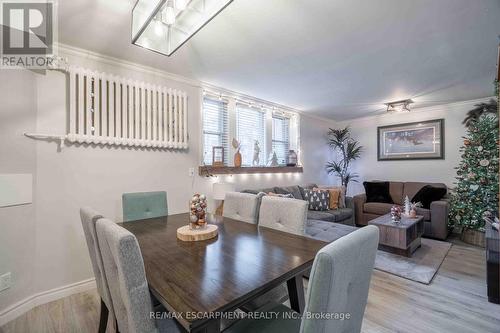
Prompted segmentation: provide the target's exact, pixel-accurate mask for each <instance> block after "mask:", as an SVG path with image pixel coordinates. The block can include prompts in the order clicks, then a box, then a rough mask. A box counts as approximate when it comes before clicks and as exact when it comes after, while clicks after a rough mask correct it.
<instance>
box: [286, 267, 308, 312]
mask: <svg viewBox="0 0 500 333" xmlns="http://www.w3.org/2000/svg"><path fill="white" fill-rule="evenodd" d="M302 275H303V274H299V275H296V276H294V277H293V278H291V279H290V280H288V281H286V285H287V287H288V297H289V298H290V307H291V308H292V310H294V311H297V312H298V313H303V312H304V307H305V303H306V301H305V297H304V282H303V281H302Z"/></svg>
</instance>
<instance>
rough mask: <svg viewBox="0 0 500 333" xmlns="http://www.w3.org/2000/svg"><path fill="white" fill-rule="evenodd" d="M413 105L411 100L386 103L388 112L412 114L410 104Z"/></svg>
mask: <svg viewBox="0 0 500 333" xmlns="http://www.w3.org/2000/svg"><path fill="white" fill-rule="evenodd" d="M411 103H413V101H412V100H411V99H403V100H401V101H395V102H389V103H385V105H387V112H388V113H392V112H410V104H411Z"/></svg>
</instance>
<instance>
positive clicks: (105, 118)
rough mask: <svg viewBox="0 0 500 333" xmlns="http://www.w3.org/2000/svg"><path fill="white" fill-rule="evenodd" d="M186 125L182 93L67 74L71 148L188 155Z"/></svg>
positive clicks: (77, 72) (119, 79)
mask: <svg viewBox="0 0 500 333" xmlns="http://www.w3.org/2000/svg"><path fill="white" fill-rule="evenodd" d="M187 119H188V108H187V96H186V93H185V92H182V91H179V90H174V89H169V88H167V87H162V86H157V85H151V84H147V83H145V82H138V81H134V80H129V79H126V78H122V77H118V76H114V75H110V74H106V73H98V72H93V71H90V70H86V69H83V68H78V67H70V69H69V129H68V133H67V135H66V137H65V139H67V140H68V141H70V142H79V143H95V144H108V145H123V146H135V147H153V148H154V147H156V148H169V149H186V148H188V132H187V130H188V128H187Z"/></svg>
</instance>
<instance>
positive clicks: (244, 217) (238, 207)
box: [222, 192, 259, 224]
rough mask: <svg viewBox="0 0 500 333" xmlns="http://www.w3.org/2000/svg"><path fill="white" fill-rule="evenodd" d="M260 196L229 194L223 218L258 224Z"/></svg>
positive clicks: (225, 200)
mask: <svg viewBox="0 0 500 333" xmlns="http://www.w3.org/2000/svg"><path fill="white" fill-rule="evenodd" d="M258 206H259V196H258V195H255V194H250V193H239V192H228V193H226V197H225V199H224V211H223V213H222V216H224V217H228V218H231V219H234V220H238V221H243V222H247V223H252V224H256V223H257V212H258V211H257V210H258Z"/></svg>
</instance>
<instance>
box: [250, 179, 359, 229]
mask: <svg viewBox="0 0 500 333" xmlns="http://www.w3.org/2000/svg"><path fill="white" fill-rule="evenodd" d="M313 187H317V185H316V184H308V185H304V186H301V185H293V186H285V187H280V186H277V187H269V188H263V189H251V190H243V191H241V192H243V193H251V194H257V193H259V192H264V193H269V192H273V193H278V194H291V195H292V196H293V197H294V198H295V199H299V200H304V192H303V191H304V189H311V188H313ZM307 219H308V220H318V221H326V222H335V223H341V224H346V225H351V226H355V224H354V203H353V199H352V198H351V197H346V207H345V208H339V209H335V210H327V211H312V210H309V211H308V212H307Z"/></svg>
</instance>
